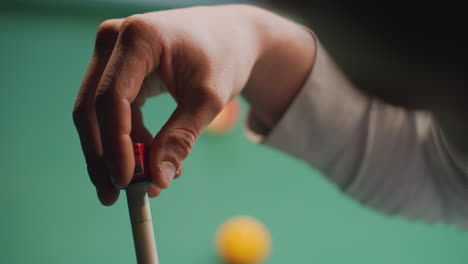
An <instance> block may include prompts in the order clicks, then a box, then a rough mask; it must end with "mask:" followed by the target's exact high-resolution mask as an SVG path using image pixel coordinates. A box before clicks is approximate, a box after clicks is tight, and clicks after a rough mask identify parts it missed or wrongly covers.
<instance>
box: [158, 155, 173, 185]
mask: <svg viewBox="0 0 468 264" xmlns="http://www.w3.org/2000/svg"><path fill="white" fill-rule="evenodd" d="M159 168H160V170H161V172H162V175H163V176H164V178H166V180H167V182H168V183H169V184H170V183H171V182H172V179H174V177H175V174H176V168H175V166H174V164H172V163H171V162H169V161H163V162H161V166H160V167H159Z"/></svg>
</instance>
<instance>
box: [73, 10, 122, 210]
mask: <svg viewBox="0 0 468 264" xmlns="http://www.w3.org/2000/svg"><path fill="white" fill-rule="evenodd" d="M120 24H121V19H112V20H107V21H105V22H103V23H102V24H101V25H100V26H99V28H98V33H97V36H96V43H95V49H94V54H93V57H92V58H91V62H90V65H89V67H88V70H87V72H86V75H85V77H84V79H83V82H82V85H81V88H80V91H79V92H78V96H77V99H76V102H75V106H74V109H73V120H74V123H75V126H76V129H77V131H78V134H79V136H80V141H81V146H82V149H83V153H84V156H85V160H86V163H87V168H88V174H89V176H90V178H91V181H92V182H93V184H94V185H95V187H96V190H97V193H98V197H99V200H100V201H101V202H102V203H103V204H105V205H111V204H113V203H114V202H115V200H116V199H117V197H118V191H116V190H115V188H114V187H113V185H112V184H111V182H110V179H109V177H108V173H107V169H106V167H105V164H104V162H103V153H102V147H101V140H100V136H99V127H98V123H97V119H96V113H95V104H94V102H95V101H94V98H95V93H96V89H97V86H98V83H99V80H100V79H101V76H102V73H103V71H104V69H105V67H106V65H107V62H108V60H109V58H110V55H111V54H112V50H113V49H114V45H115V42H116V40H117V36H118V33H119V28H120Z"/></svg>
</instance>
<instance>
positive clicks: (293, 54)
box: [242, 10, 316, 132]
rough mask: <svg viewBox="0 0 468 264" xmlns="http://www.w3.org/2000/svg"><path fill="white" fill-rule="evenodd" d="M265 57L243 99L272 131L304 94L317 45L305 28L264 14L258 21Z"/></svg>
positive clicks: (254, 72)
mask: <svg viewBox="0 0 468 264" xmlns="http://www.w3.org/2000/svg"><path fill="white" fill-rule="evenodd" d="M257 26H258V32H259V34H260V41H261V49H260V50H261V54H260V56H259V57H258V60H257V61H256V63H255V65H254V67H253V69H252V72H251V75H250V79H249V81H248V84H247V86H246V88H245V89H244V90H243V92H242V95H243V96H244V97H245V98H246V100H247V101H248V102H249V104H250V107H251V113H250V114H251V116H252V117H253V118H254V119H255V120H256V123H257V124H261V127H262V128H261V130H263V131H259V132H266V131H269V130H270V129H272V128H273V127H274V125H275V124H276V123H277V122H278V120H279V119H280V118H281V116H282V115H283V113H284V112H285V111H286V109H287V108H288V106H289V105H290V104H291V102H292V101H293V99H294V98H295V96H296V95H297V93H298V92H299V91H300V89H301V88H302V86H303V85H304V82H305V80H306V78H307V76H308V75H309V73H310V71H311V68H312V66H313V63H314V58H315V51H316V44H315V39H314V37H313V36H312V34H311V33H310V32H309V31H307V29H305V28H304V27H302V26H301V25H298V24H296V23H294V22H292V21H290V20H287V19H285V18H283V17H280V16H278V15H276V14H273V13H270V12H267V11H264V10H261V11H260V12H259V17H258V20H257Z"/></svg>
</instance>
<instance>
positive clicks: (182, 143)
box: [165, 128, 196, 159]
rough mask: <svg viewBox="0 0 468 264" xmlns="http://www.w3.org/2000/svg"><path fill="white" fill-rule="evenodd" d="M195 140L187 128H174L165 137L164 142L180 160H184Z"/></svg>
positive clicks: (192, 132)
mask: <svg viewBox="0 0 468 264" xmlns="http://www.w3.org/2000/svg"><path fill="white" fill-rule="evenodd" d="M195 139H196V134H195V132H194V131H191V130H190V129H187V128H176V129H172V130H171V132H169V133H168V134H167V135H166V140H165V141H166V144H167V145H169V146H170V147H171V149H172V150H173V151H174V152H175V153H176V155H177V156H178V157H179V158H180V159H185V158H186V157H187V156H188V154H189V153H190V150H191V149H192V146H193V144H194V143H195Z"/></svg>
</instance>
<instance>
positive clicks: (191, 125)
mask: <svg viewBox="0 0 468 264" xmlns="http://www.w3.org/2000/svg"><path fill="white" fill-rule="evenodd" d="M188 90H197V91H201V90H200V89H188ZM203 93H204V92H199V93H198V94H193V95H190V94H187V96H186V98H189V100H188V101H180V102H179V104H178V106H177V108H176V110H175V111H174V113H173V114H172V115H171V117H170V118H169V120H168V121H167V123H166V124H165V125H164V126H163V128H162V129H161V131H160V132H159V133H158V134H157V136H156V137H155V139H154V141H153V143H152V145H151V150H150V156H149V158H150V162H149V167H150V175H151V179H152V181H153V183H154V184H155V185H156V186H158V187H159V188H162V189H164V188H167V187H169V185H170V184H171V182H172V180H173V179H174V178H175V177H176V175H177V174H180V173H181V170H182V161H183V160H184V159H185V158H186V157H187V155H188V154H189V153H190V151H191V149H192V147H193V144H194V143H195V141H196V139H197V138H198V136H199V135H200V133H201V132H202V131H203V129H204V128H205V127H206V126H207V125H208V124H209V123H210V121H211V120H213V118H214V117H215V116H216V114H217V113H219V111H220V110H221V109H222V106H223V103H222V101H221V100H220V99H219V98H218V97H217V96H214V95H212V94H210V93H206V94H203Z"/></svg>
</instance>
